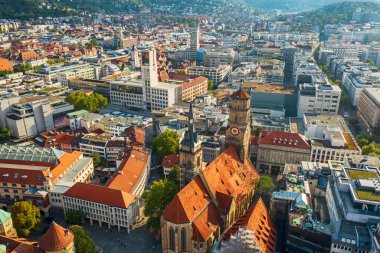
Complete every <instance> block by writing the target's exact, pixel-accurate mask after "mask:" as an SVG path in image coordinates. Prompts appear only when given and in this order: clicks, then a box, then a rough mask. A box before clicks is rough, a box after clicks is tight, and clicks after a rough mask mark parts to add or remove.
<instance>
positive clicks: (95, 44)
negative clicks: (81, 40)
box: [86, 39, 100, 47]
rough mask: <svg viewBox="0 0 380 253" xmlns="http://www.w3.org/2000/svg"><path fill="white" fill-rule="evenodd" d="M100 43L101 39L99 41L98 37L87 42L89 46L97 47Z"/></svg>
mask: <svg viewBox="0 0 380 253" xmlns="http://www.w3.org/2000/svg"><path fill="white" fill-rule="evenodd" d="M99 45H100V44H99V41H97V40H96V39H91V40H90V41H89V42H87V43H86V46H87V47H97V46H99Z"/></svg>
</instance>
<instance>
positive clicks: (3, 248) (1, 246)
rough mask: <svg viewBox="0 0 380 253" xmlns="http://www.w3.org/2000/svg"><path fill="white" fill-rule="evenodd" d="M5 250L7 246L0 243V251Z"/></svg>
mask: <svg viewBox="0 0 380 253" xmlns="http://www.w3.org/2000/svg"><path fill="white" fill-rule="evenodd" d="M5 252H7V247H6V246H5V245H4V244H0V253H5Z"/></svg>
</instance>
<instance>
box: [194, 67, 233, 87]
mask: <svg viewBox="0 0 380 253" xmlns="http://www.w3.org/2000/svg"><path fill="white" fill-rule="evenodd" d="M231 72H232V66H231V65H220V66H218V67H203V66H195V67H190V68H189V69H188V74H189V75H196V76H206V77H207V78H208V79H211V80H212V81H213V82H214V83H215V84H219V83H221V82H223V81H225V80H227V76H228V74H229V73H231Z"/></svg>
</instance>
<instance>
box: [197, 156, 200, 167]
mask: <svg viewBox="0 0 380 253" xmlns="http://www.w3.org/2000/svg"><path fill="white" fill-rule="evenodd" d="M199 166H201V157H200V156H198V158H197V167H199Z"/></svg>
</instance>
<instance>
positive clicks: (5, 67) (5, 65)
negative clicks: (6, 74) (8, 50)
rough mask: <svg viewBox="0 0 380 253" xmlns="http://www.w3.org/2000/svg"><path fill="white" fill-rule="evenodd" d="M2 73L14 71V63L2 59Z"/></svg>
mask: <svg viewBox="0 0 380 253" xmlns="http://www.w3.org/2000/svg"><path fill="white" fill-rule="evenodd" d="M0 71H13V66H12V63H11V62H10V61H8V60H7V59H4V58H1V57H0Z"/></svg>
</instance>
